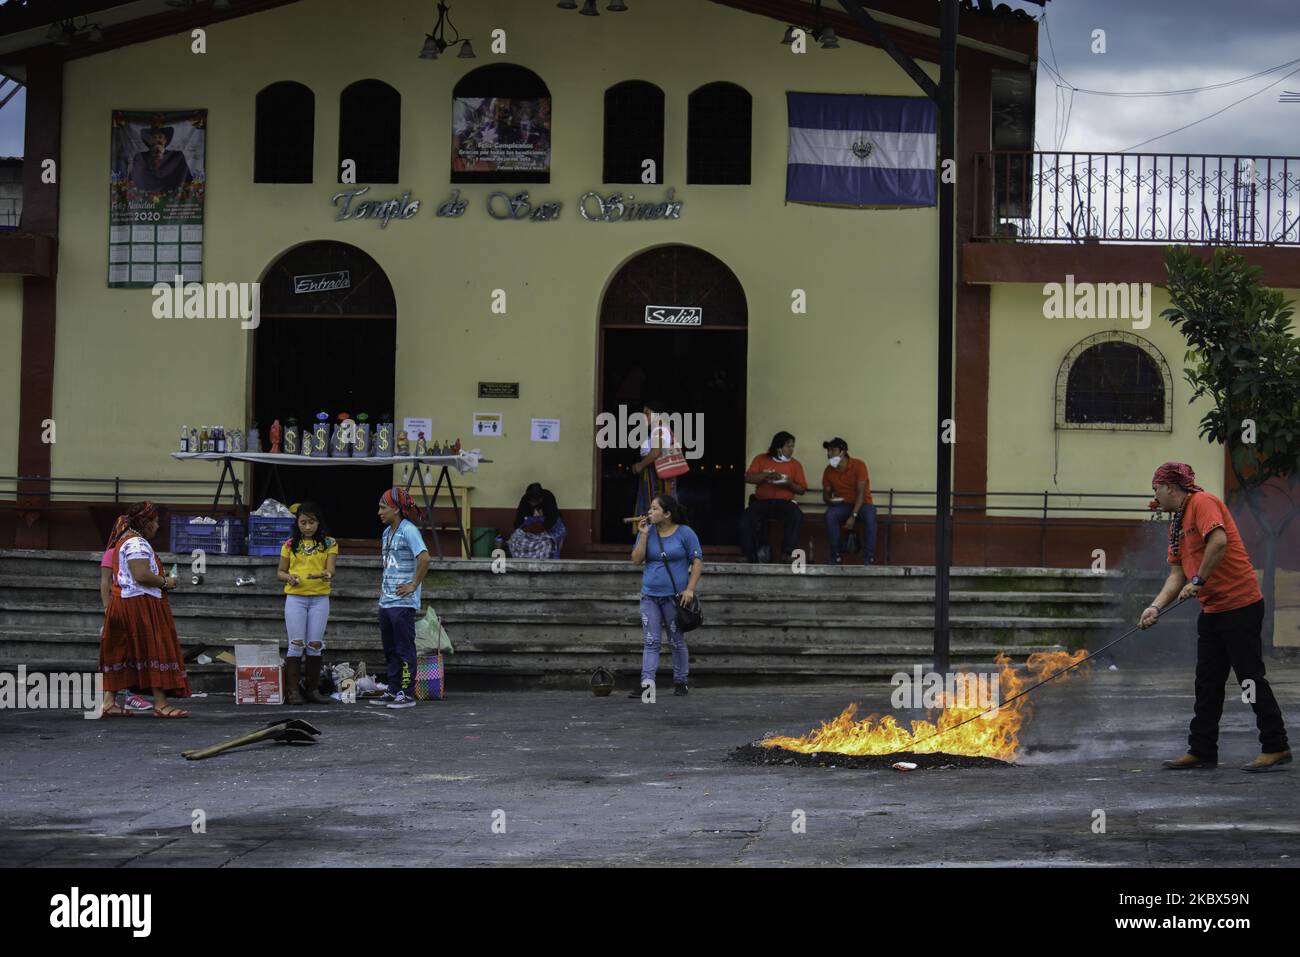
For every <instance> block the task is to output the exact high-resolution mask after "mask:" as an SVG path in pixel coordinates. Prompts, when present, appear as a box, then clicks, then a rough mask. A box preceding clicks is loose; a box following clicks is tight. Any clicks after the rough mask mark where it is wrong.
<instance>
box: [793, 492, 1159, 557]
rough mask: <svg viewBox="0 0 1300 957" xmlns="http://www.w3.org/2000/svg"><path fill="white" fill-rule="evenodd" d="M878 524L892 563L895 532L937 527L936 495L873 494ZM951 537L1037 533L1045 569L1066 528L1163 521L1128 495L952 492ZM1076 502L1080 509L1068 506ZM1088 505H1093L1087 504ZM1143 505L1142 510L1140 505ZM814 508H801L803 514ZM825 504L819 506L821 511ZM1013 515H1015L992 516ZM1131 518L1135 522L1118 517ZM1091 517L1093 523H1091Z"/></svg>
mask: <svg viewBox="0 0 1300 957" xmlns="http://www.w3.org/2000/svg"><path fill="white" fill-rule="evenodd" d="M871 497H872V499H873V501H874V504H875V507H876V518H877V521H878V522H879V529H880V530H879V533H878V535H879V544H878V545H877V554H878V555H882V556H883V561H884V563H885V564H890V563H891V562H892V558H893V531H894V528H895V527H897V526H900V525H904V524H908V525H917V526H920V527H926V526H933V525H934V524H935V517H934V492H933V491H925V490H923V489H893V488H887V489H879V488H877V489H872V490H871ZM952 497H953V507H952V510H953V523H952V524H953V531H954V533H956V532H958V531H961V530H963V529H970V528H1021V529H1026V530H1033V529H1037V531H1038V563H1039V565H1045V564H1046V563H1047V546H1048V533H1049V532H1050V531H1051V530H1054V529H1062V528H1097V529H1103V528H1104V529H1115V528H1116V527H1121V528H1122V527H1129V528H1134V529H1136V528H1141V527H1142V526H1143V525H1145V524H1147V523H1150V522H1152V521H1159V520H1160V519H1161V513H1160V512H1153V511H1152V510H1151V509H1150V508H1148V503H1149V502H1150V501H1151V496H1150V495H1149V494H1140V493H1130V492H1052V491H1049V490H1046V489H1044V490H1043V491H1025V492H1000V491H989V492H953V493H952ZM1074 501H1077V502H1078V504H1065V503H1072V502H1074ZM1089 502H1092V503H1095V504H1088V503H1089ZM1139 503H1140V504H1139ZM810 504H814V503H801V507H802V508H805V509H806V508H808V506H809V505H810ZM820 504H821V503H816V505H820ZM994 512H1013V513H1018V514H1013V515H997V514H990V513H994ZM1117 514H1118V515H1121V516H1129V515H1131V516H1132V518H1126V517H1120V518H1116V517H1114V516H1115V515H1117ZM1089 515H1091V516H1092V517H1089Z"/></svg>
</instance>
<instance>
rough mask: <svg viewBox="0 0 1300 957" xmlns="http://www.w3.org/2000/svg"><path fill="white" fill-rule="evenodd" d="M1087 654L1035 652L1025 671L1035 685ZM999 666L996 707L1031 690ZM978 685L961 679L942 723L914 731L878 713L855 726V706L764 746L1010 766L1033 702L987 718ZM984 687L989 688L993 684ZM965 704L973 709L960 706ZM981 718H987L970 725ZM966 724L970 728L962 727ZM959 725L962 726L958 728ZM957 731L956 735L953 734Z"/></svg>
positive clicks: (1002, 658)
mask: <svg viewBox="0 0 1300 957" xmlns="http://www.w3.org/2000/svg"><path fill="white" fill-rule="evenodd" d="M1087 655H1088V652H1087V651H1086V650H1084V649H1080V650H1079V651H1076V652H1073V653H1071V652H1068V651H1041V652H1035V653H1034V654H1032V655H1030V656H1029V658H1028V659H1027V660H1026V661H1025V667H1026V669H1027V670H1028V672H1029V675H1030V677H1031V678H1032V681H1031V682H1030V683H1037V682H1039V681H1042V680H1043V679H1045V678H1047V677H1049V676H1050V675H1052V674H1055V673H1056V672H1058V671H1060V670H1061V669H1062V668H1067V667H1069V666H1070V665H1073V664H1077V663H1078V662H1080V661H1082V660H1083V659H1084V658H1086V657H1087ZM997 665H998V669H999V670H998V688H999V692H1000V693H999V695H998V697H997V699H996V700H995V701H994V702H993V703H994V704H997V703H998V701H1006V700H1007V699H1009V698H1012V697H1014V696H1015V695H1016V694H1019V693H1020V691H1022V690H1023V689H1024V688H1025V687H1026V683H1025V681H1024V680H1022V679H1021V677H1020V675H1018V674H1017V673H1016V670H1015V669H1014V668H1013V667H1012V666H1011V660H1010V659H1009V658H1008V657H1007V656H1006V655H1001V654H1000V655H998V657H997ZM1077 674H1078V672H1077V671H1072V672H1069V673H1068V674H1066V675H1065V676H1064V677H1063V678H1060V679H1058V680H1061V681H1067V680H1069V679H1070V678H1071V677H1074V676H1075V675H1077ZM977 680H978V679H977V676H976V675H974V674H972V673H969V672H963V673H961V674H959V675H957V676H956V682H955V684H956V688H955V693H950V692H949V691H945V692H944V695H943V704H944V708H943V711H942V712H941V713H940V715H939V717H938V720H937V721H935V722H934V723H931V722H929V721H920V720H918V721H912V722H911V725H912V729H911V730H910V731H909V730H907V729H906V728H904V727H902V726H901V725H900V724H899V723H898V722H897V721H896V720H895V719H894V716H893V715H888V714H887V715H884V716H883V717H882V716H879V715H875V714H873V715H869V716H867V717H866V718H863V719H862V720H860V721H855V720H854V715H856V714H857V712H858V706H857V705H856V704H850V705H849V706H848V707H847V708H845V709H844V711H843V712H841V713H840V715H839V717H837V718H835V719H834V720H833V721H829V722H823V723H822V726H821V727H820V728H816V729H814V730H812V731H809V732H808V733H807V734H805V735H803V736H802V737H799V738H790V737H774V738H766V739H764V740H763V741H762V742H760V743H761V744H762V745H763V747H765V748H785V749H786V750H787V751H798V752H800V753H803V754H811V753H813V752H818V751H823V752H825V751H828V752H832V753H835V754H894V753H896V752H899V751H911V752H913V753H916V754H930V753H934V752H938V751H942V752H945V753H947V754H963V755H970V756H972V757H978V756H983V757H990V758H999V759H1001V760H1004V761H1007V760H1011V759H1014V758H1015V756H1016V751H1017V749H1018V748H1019V746H1020V737H1019V736H1020V726H1021V723H1022V722H1023V721H1024V719H1025V717H1026V716H1028V714H1029V713H1030V710H1031V707H1030V704H1029V698H1028V696H1026V697H1023V698H1017V699H1016V700H1015V701H1012V702H1011V703H1010V704H1008V705H1005V706H1003V707H999V708H997V709H996V710H990V711H988V712H987V713H985V712H984V711H983V709H982V708H981V707H980V706H979V704H978V703H976V702H977V698H976V694H975V692H976V688H977ZM984 687H985V688H987V687H988V683H987V679H986V681H985V684H984ZM959 704H960V705H973V706H970V707H965V706H963V707H958V705H959ZM980 714H983V717H980V718H977V719H976V720H974V721H969V719H971V718H975V717H976V715H980ZM964 721H969V723H968V724H962V722H964ZM958 725H962V726H961V727H960V728H958V727H957V726H958ZM954 728H955V729H956V730H951V729H954ZM936 735H938V737H936Z"/></svg>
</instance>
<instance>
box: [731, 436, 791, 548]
mask: <svg viewBox="0 0 1300 957" xmlns="http://www.w3.org/2000/svg"><path fill="white" fill-rule="evenodd" d="M745 482H746V484H748V485H753V486H756V488H755V489H754V494H753V495H752V496H750V499H749V508H747V509H745V514H744V517H743V518H742V519H741V528H740V545H741V547H742V548H743V549H744V550H745V556H746V557H747V558H748V559H749V560H750V561H751V562H757V561H758V536H759V534H760V532H761V531H762V530H765V529H766V528H767V525H766V522H767V520H768V519H769V518H776V519H780V521H781V531H782V534H781V561H783V562H788V561H790V560H791V558H792V557H793V555H792V553H793V552H794V549H795V546H796V545H797V544H798V542H799V529H800V527H801V526H802V525H803V511H802V510H801V509H800V508H799V503H798V502H796V501H795V500H794V497H795V496H796V495H802V494H803V493H804V492H806V491H808V479H807V478H805V477H804V474H803V466H802V465H800V464H799V460H798V459H796V458H795V457H794V436H793V435H791V434H790V433H789V432H778V433H776V435H774V436H772V444H771V445H769V446H768V448H767V452H766V453H764V454H763V455H756V456H754V461H752V462H750V463H749V468H748V470H746V472H745Z"/></svg>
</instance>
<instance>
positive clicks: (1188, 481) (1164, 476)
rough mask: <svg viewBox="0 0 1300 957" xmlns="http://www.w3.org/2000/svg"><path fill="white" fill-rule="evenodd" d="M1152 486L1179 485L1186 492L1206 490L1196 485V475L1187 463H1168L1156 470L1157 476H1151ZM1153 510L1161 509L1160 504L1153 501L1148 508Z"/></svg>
mask: <svg viewBox="0 0 1300 957" xmlns="http://www.w3.org/2000/svg"><path fill="white" fill-rule="evenodd" d="M1151 484H1152V485H1177V486H1178V487H1179V488H1181V489H1182V490H1183V491H1184V492H1204V491H1205V489H1203V488H1201V487H1200V486H1199V485H1197V484H1196V473H1195V472H1193V471H1192V467H1191V466H1190V465H1188V464H1187V463H1186V462H1166V463H1165V464H1164V465H1162V466H1160V468H1158V469H1156V474H1155V475H1153V476H1151ZM1147 507H1148V508H1151V509H1152V510H1154V509H1157V508H1159V507H1160V503H1159V502H1157V501H1156V500H1155V499H1152V500H1151V502H1150V504H1149V505H1148V506H1147Z"/></svg>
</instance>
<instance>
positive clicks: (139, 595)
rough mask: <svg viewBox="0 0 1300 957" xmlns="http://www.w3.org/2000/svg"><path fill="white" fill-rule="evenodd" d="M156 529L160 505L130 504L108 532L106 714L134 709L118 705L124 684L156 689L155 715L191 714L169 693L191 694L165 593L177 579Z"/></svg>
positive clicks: (103, 650)
mask: <svg viewBox="0 0 1300 957" xmlns="http://www.w3.org/2000/svg"><path fill="white" fill-rule="evenodd" d="M157 532H158V509H157V508H156V507H155V506H154V504H153V503H152V502H140V503H139V504H138V505H133V506H131V508H130V509H128V510H127V513H126V514H125V515H122V516H120V517H119V518H118V520H117V522H116V524H114V525H113V531H112V533H111V534H110V535H109V537H108V547H109V548H116V552H115V557H114V559H113V580H114V582H115V583H116V584H117V586H118V587H117V588H114V589H113V594H112V597H111V598H110V599H109V602H108V611H107V612H105V614H104V633H103V637H102V638H101V639H100V644H99V670H100V671H101V672H103V674H104V716H105V717H122V716H123V715H127V714H130V712H128V711H126V710H125V709H123V708H121V707H119V706H118V704H117V702H116V701H114V695H115V693H116V692H117V691H119V690H121V689H123V688H132V687H134V688H138V689H139V690H140V691H142V692H143V691H144V689H146V688H150V689H152V691H153V714H154V717H155V718H188V717H189V712H188V711H182V710H181V709H180V708H176V707H173V706H172V705H169V704H168V703H167V696H168V695H169V694H170V695H171V696H172V697H176V698H188V697H189V695H190V682H189V679H188V678H187V677H186V676H185V662H184V660H183V658H182V657H181V643H180V639H179V638H177V637H176V623H175V622H174V621H173V620H172V610H171V606H170V605H169V604H168V603H167V598H166V592H168V591H170V590H171V589H173V588H175V587H176V579H175V578H173V577H171V576H169V575H163V574H162V565H161V564H160V563H159V561H158V556H157V555H156V554H155V553H154V550H153V547H152V546H151V545H150V544H149V538H150V536H152V535H155V534H157Z"/></svg>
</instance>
